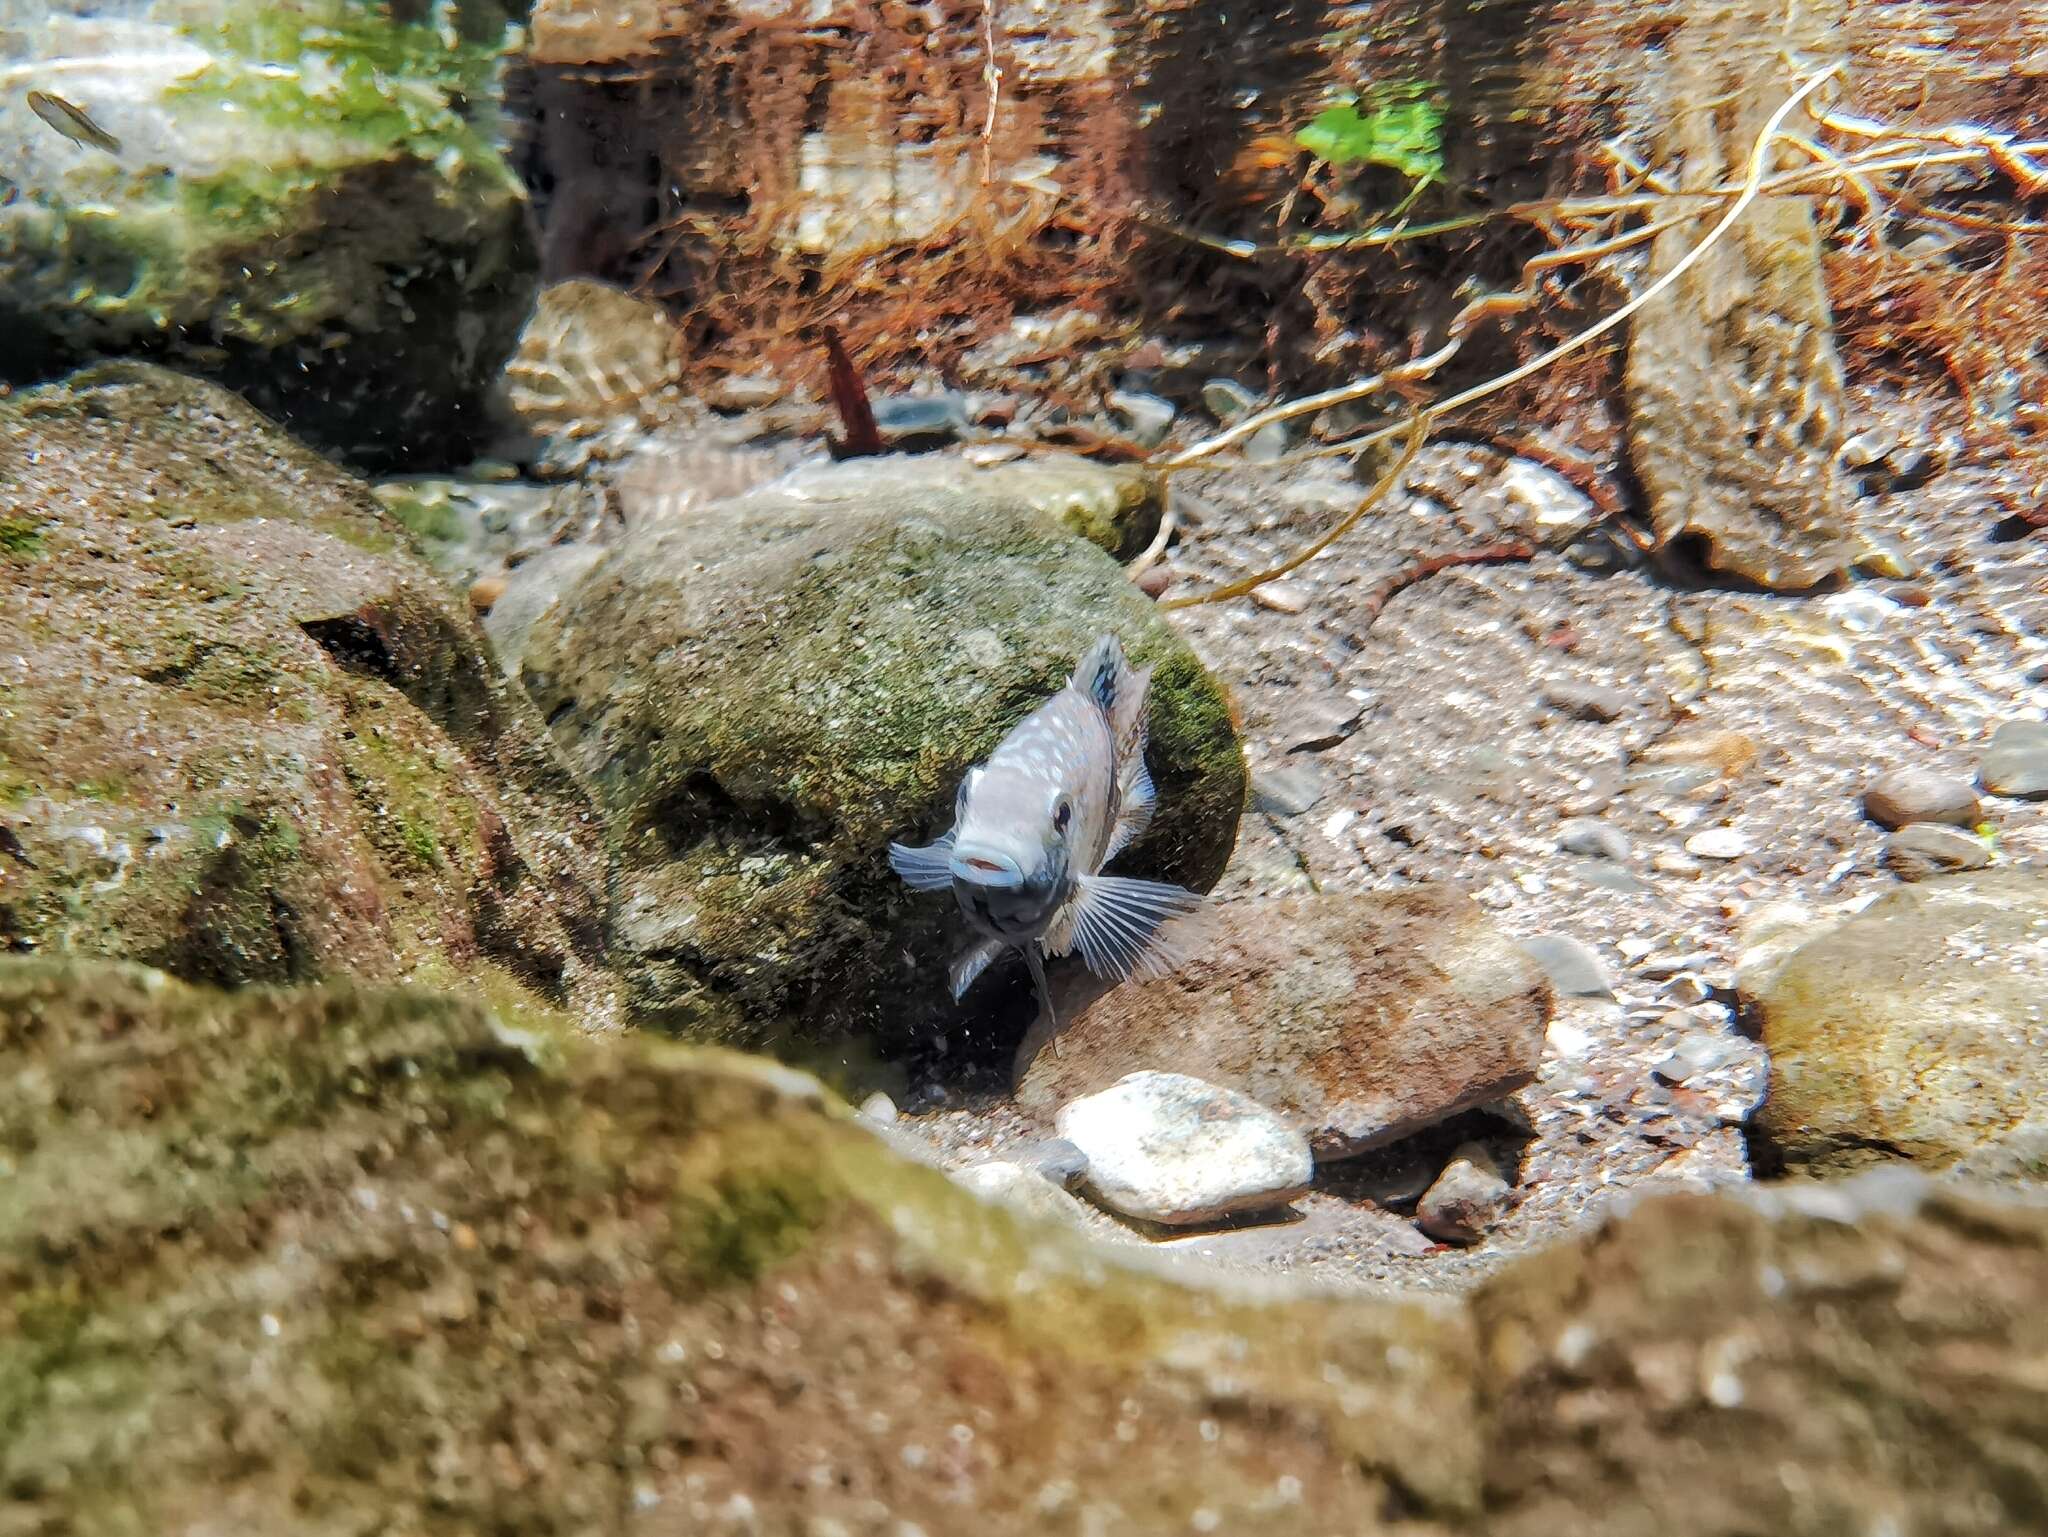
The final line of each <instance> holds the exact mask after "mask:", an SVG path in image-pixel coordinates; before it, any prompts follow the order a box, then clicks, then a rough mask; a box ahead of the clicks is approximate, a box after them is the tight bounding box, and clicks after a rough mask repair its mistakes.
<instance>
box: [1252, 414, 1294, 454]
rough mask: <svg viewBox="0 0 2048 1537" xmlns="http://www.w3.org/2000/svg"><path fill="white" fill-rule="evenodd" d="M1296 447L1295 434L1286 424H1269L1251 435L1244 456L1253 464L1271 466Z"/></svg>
mask: <svg viewBox="0 0 2048 1537" xmlns="http://www.w3.org/2000/svg"><path fill="white" fill-rule="evenodd" d="M1293 446H1294V433H1293V431H1292V430H1291V429H1290V428H1289V427H1288V425H1287V423H1285V422H1268V423H1266V425H1265V426H1263V427H1261V428H1260V429H1259V430H1258V431H1257V432H1255V433H1253V434H1252V435H1251V440H1250V441H1249V442H1247V443H1246V444H1245V446H1244V456H1245V458H1246V459H1248V460H1249V461H1251V462H1252V463H1253V464H1271V463H1272V462H1273V461H1274V460H1275V459H1278V458H1279V457H1280V456H1281V455H1282V454H1284V453H1286V452H1287V450H1288V449H1290V448H1292V447H1293Z"/></svg>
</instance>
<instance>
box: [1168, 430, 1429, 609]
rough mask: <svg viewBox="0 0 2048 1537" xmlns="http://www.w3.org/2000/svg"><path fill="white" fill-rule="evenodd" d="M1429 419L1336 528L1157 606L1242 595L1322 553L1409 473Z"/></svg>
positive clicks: (1190, 605) (1187, 604) (1411, 432)
mask: <svg viewBox="0 0 2048 1537" xmlns="http://www.w3.org/2000/svg"><path fill="white" fill-rule="evenodd" d="M1430 419H1431V413H1430V412H1428V411H1423V412H1419V413H1418V414H1417V415H1416V417H1415V422H1414V425H1413V426H1412V427H1411V428H1410V430H1409V433H1408V446H1407V447H1406V448H1404V449H1402V450H1401V457H1400V458H1398V459H1396V460H1395V461H1394V465H1393V468H1392V469H1390V470H1388V471H1387V473H1386V474H1384V475H1382V476H1381V477H1380V478H1379V481H1378V483H1377V484H1375V485H1374V486H1373V488H1372V489H1371V490H1370V491H1368V492H1366V493H1365V500H1364V501H1362V502H1360V503H1359V504H1358V505H1357V506H1356V507H1354V508H1352V509H1351V510H1350V511H1349V512H1347V513H1345V514H1344V516H1343V518H1342V519H1340V520H1339V521H1338V523H1337V526H1336V527H1335V528H1332V529H1331V530H1330V531H1329V532H1328V533H1326V534H1324V535H1323V536H1322V537H1321V538H1320V539H1317V540H1316V541H1315V542H1314V543H1313V544H1311V545H1309V546H1308V548H1307V549H1305V550H1302V551H1300V552H1298V553H1297V554H1295V555H1292V556H1290V557H1289V558H1288V559H1286V560H1284V561H1282V562H1281V563H1280V564H1279V565H1277V566H1274V567H1273V568H1272V569H1270V570H1267V571H1260V572H1256V573H1254V574H1253V575H1251V576H1247V577H1243V578H1241V579H1239V580H1238V581H1235V582H1230V583H1228V584H1226V585H1224V586H1222V587H1212V588H1211V589H1209V591H1207V592H1198V593H1193V594H1191V595H1190V596H1188V597H1185V598H1165V599H1162V600H1161V601H1160V604H1159V606H1160V607H1161V608H1193V607H1194V606H1195V605H1196V604H1197V603H1222V602H1224V601H1225V600H1227V599H1230V598H1241V597H1243V596H1244V595H1245V594H1246V593H1248V592H1250V591H1252V590H1253V589H1254V588H1256V587H1263V586H1265V585H1266V583H1268V582H1270V581H1274V580H1276V579H1277V578H1279V577H1283V576H1285V575H1286V574H1287V573H1288V572H1290V571H1293V570H1295V569H1296V568H1297V567H1300V566H1305V565H1307V564H1308V563H1309V562H1310V561H1312V560H1314V559H1315V558H1316V557H1317V556H1318V555H1320V554H1322V553H1323V551H1325V550H1327V549H1328V548H1329V547H1330V546H1331V545H1333V544H1335V543H1336V542H1337V541H1338V540H1339V539H1341V538H1343V537H1344V535H1345V534H1346V533H1348V532H1349V531H1350V529H1351V526H1352V525H1353V524H1354V523H1356V522H1357V521H1358V520H1359V519H1360V518H1362V517H1364V516H1365V515H1366V514H1367V513H1368V512H1370V511H1372V509H1373V508H1374V507H1377V506H1378V505H1379V504H1380V503H1381V502H1382V501H1384V500H1385V499H1386V498H1387V497H1388V496H1389V495H1391V494H1392V492H1393V490H1394V488H1395V487H1396V486H1398V485H1399V484H1400V483H1401V477H1402V476H1403V475H1405V474H1406V473H1407V472H1408V466H1409V465H1410V464H1411V463H1412V462H1413V461H1414V459H1415V456H1416V454H1417V453H1419V452H1420V451H1421V449H1422V444H1423V440H1424V439H1426V438H1427V437H1428V436H1429V423H1430Z"/></svg>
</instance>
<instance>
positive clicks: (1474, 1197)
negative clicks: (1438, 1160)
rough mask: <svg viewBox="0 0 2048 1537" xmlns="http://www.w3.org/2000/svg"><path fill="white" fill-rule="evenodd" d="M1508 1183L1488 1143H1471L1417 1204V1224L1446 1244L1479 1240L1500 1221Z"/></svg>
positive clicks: (1456, 1155) (1460, 1150) (1458, 1154)
mask: <svg viewBox="0 0 2048 1537" xmlns="http://www.w3.org/2000/svg"><path fill="white" fill-rule="evenodd" d="M1507 1199H1508V1182H1507V1180H1506V1179H1504V1178H1503V1177H1502V1176H1501V1172H1500V1165H1499V1164H1498V1163H1496V1162H1495V1161H1494V1157H1493V1154H1492V1152H1491V1151H1489V1150H1488V1149H1487V1147H1486V1145H1485V1144H1484V1143H1480V1142H1467V1143H1465V1144H1464V1145H1463V1146H1462V1147H1460V1148H1459V1149H1458V1150H1457V1152H1455V1153H1453V1154H1452V1155H1451V1161H1450V1162H1449V1163H1448V1164H1446V1165H1445V1166H1444V1172H1443V1173H1441V1174H1439V1175H1438V1176H1437V1177H1436V1181H1435V1183H1434V1184H1432V1185H1431V1186H1430V1187H1429V1189H1428V1190H1426V1191H1424V1192H1423V1195H1422V1199H1421V1200H1420V1201H1419V1202H1417V1203H1416V1207H1415V1225H1416V1226H1417V1227H1419V1228H1421V1229H1422V1231H1423V1232H1425V1233H1427V1234H1429V1236H1430V1237H1432V1238H1434V1239H1437V1240H1438V1241H1439V1242H1442V1243H1476V1242H1477V1241H1478V1240H1479V1239H1481V1238H1483V1237H1485V1236H1486V1232H1487V1230H1488V1229H1489V1228H1491V1227H1492V1226H1493V1224H1494V1223H1495V1222H1496V1221H1498V1220H1499V1218H1500V1214H1501V1209H1502V1208H1503V1207H1504V1206H1505V1205H1506V1204H1507Z"/></svg>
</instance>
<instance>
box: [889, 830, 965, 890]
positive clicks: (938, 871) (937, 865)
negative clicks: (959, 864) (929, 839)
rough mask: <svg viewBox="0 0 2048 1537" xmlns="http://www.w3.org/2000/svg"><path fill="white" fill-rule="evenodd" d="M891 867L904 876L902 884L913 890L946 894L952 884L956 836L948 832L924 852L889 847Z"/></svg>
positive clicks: (921, 850) (896, 844)
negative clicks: (954, 839) (954, 837)
mask: <svg viewBox="0 0 2048 1537" xmlns="http://www.w3.org/2000/svg"><path fill="white" fill-rule="evenodd" d="M889 868H890V869H892V870H894V871H895V872H896V873H897V874H898V875H900V876H902V877H903V884H904V885H906V886H908V887H909V888H910V889H911V890H912V891H944V890H945V889H946V888H947V887H948V886H950V885H952V884H953V835H952V834H951V833H947V834H946V836H945V837H943V838H941V839H939V840H938V841H937V842H936V843H928V844H926V845H925V846H924V847H923V848H921V849H914V848H910V847H908V846H907V845H905V844H901V843H892V844H890V845H889Z"/></svg>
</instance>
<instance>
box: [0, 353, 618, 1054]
mask: <svg viewBox="0 0 2048 1537" xmlns="http://www.w3.org/2000/svg"><path fill="white" fill-rule="evenodd" d="M0 440H4V441H5V442H6V444H7V452H6V455H5V457H4V458H0V526H17V525H18V526H21V527H23V528H28V529H32V530H33V534H34V537H33V539H32V540H24V541H22V547H21V549H20V550H19V551H18V552H16V553H15V554H13V555H10V556H7V557H5V558H0V657H4V658H5V659H6V660H5V662H4V664H0V827H4V828H5V829H6V830H7V832H8V834H9V839H10V841H9V842H8V843H7V844H6V845H4V847H5V850H6V852H0V943H4V945H5V946H6V947H7V948H10V949H16V950H24V949H26V950H36V951H40V952H43V953H46V954H48V953H65V952H72V953H79V954H88V955H105V956H117V957H124V958H127V959H132V960H139V961H146V962H148V963H150V964H152V965H155V966H159V967H162V968H163V969H164V970H166V971H169V972H172V973H174V974H176V975H179V976H183V977H186V978H190V979H194V980H204V981H212V982H219V983H243V982H252V981H274V982H282V981H291V980H296V979H301V978H307V977H313V976H319V975H326V974H331V973H334V972H350V973H354V974H357V975H362V976H366V977H372V978H384V979H390V980H398V979H419V980H431V981H439V982H444V983H455V982H463V983H467V984H469V985H471V986H475V987H478V988H481V989H483V990H485V991H487V992H489V993H490V994H492V995H493V996H496V997H498V998H500V999H501V1000H503V1001H505V1002H507V1003H511V1002H515V1001H525V1002H530V1003H534V1004H545V1005H550V1006H565V1007H574V1008H577V1009H579V1010H581V1011H585V1012H586V1013H587V1015H588V1016H589V1017H590V1018H592V1019H593V1020H594V1019H595V1018H596V1017H598V1016H600V1015H601V1014H602V1013H603V1012H604V1010H605V1007H606V1005H605V996H606V993H607V984H606V983H605V981H604V978H603V975H602V970H601V964H602V955H601V951H602V932H601V924H602V908H601V892H602V889H603V878H604V877H603V865H602V858H603V855H602V846H601V842H600V840H599V839H598V837H597V836H596V828H595V825H594V821H593V819H592V814H591V808H590V805H589V802H588V801H587V800H586V799H585V798H584V797H583V796H582V794H581V793H580V792H579V791H578V790H577V788H576V786H575V783H574V781H573V780H572V779H571V778H570V776H569V774H568V773H567V771H566V770H565V769H564V768H563V767H562V765H561V764H560V763H559V761H558V760H557V759H556V758H555V756H554V755H553V752H552V750H551V748H550V747H549V744H548V742H547V738H546V735H545V732H544V730H543V728H542V726H541V723H540V721H539V720H538V718H536V717H535V716H534V714H533V712H532V707H531V705H530V704H529V703H528V702H527V700H526V699H525V697H524V696H523V695H522V694H521V693H520V692H519V690H518V689H517V688H516V686H514V685H511V684H509V683H508V682H506V681H505V680H504V679H503V678H502V677H501V676H500V675H499V673H498V670H497V668H496V667H495V666H494V665H492V663H491V660H490V656H489V651H488V649H487V647H486V646H485V644H484V641H483V638H482V636H481V635H480V634H479V633H478V631H477V628H476V625H475V621H474V620H473V619H472V618H471V616H470V614H469V613H468V611H467V607H466V605H464V604H463V603H461V602H460V601H459V600H458V599H457V598H456V597H455V596H454V595H453V594H451V593H450V592H449V591H448V589H447V588H446V587H445V586H444V585H443V584H442V583H441V582H440V581H439V580H438V579H437V578H436V577H435V576H434V575H433V573H432V572H430V571H429V570H427V569H426V567H425V566H424V565H423V564H421V562H420V561H419V560H417V559H416V558H415V557H414V556H413V555H412V554H411V553H410V551H409V549H408V547H407V543H406V536H405V532H404V530H403V529H402V528H400V527H399V526H398V525H397V524H396V523H395V522H394V521H392V519H391V518H390V517H389V515H388V514H386V513H385V512H384V511H383V509H382V508H380V507H379V505H378V504H377V502H376V501H375V499H374V498H372V497H371V496H370V495H369V493H368V491H367V490H366V488H364V487H363V486H362V485H361V484H360V483H359V482H356V481H354V480H352V479H351V478H349V477H348V476H346V475H343V474H341V473H340V472H338V471H336V470H335V469H333V468H332V467H331V466H329V465H328V464H326V463H325V462H323V461H322V460H321V459H319V458H318V457H317V456H316V455H314V454H313V453H312V452H310V451H309V450H307V449H304V448H302V447H300V446H299V445H297V444H295V443H293V442H292V441H291V439H289V438H287V437H286V436H284V434H282V433H280V432H278V431H277V430H276V429H275V428H274V427H272V426H271V425H270V424H268V423H267V422H265V421H263V420H262V418H260V417H259V416H257V415H256V413H255V412H253V411H251V410H250V409H249V408H248V407H247V406H246V405H244V404H243V403H242V402H241V401H239V400H237V399H235V398H234V397H233V396H231V395H229V394H228V393H227V392H226V391H224V390H222V389H220V388H218V387H217V386H214V385H210V384H206V383H202V382H200V381H197V380H192V379H186V378H182V377H180V376H178V375H175V374H171V373H167V372H165V371H163V370H161V369H157V368H153V367H149V366H146V365H141V364H132V363H124V364H106V365H102V366H100V367H98V368H94V369H89V370H85V371H83V372H81V373H79V374H76V375H74V376H73V377H72V378H71V379H70V380H69V381H68V382H67V383H65V384H63V385H52V386H48V387H46V388H43V389H39V390H34V391H31V392H28V393H26V394H23V395H18V396H16V397H14V398H13V399H11V400H7V401H0Z"/></svg>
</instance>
